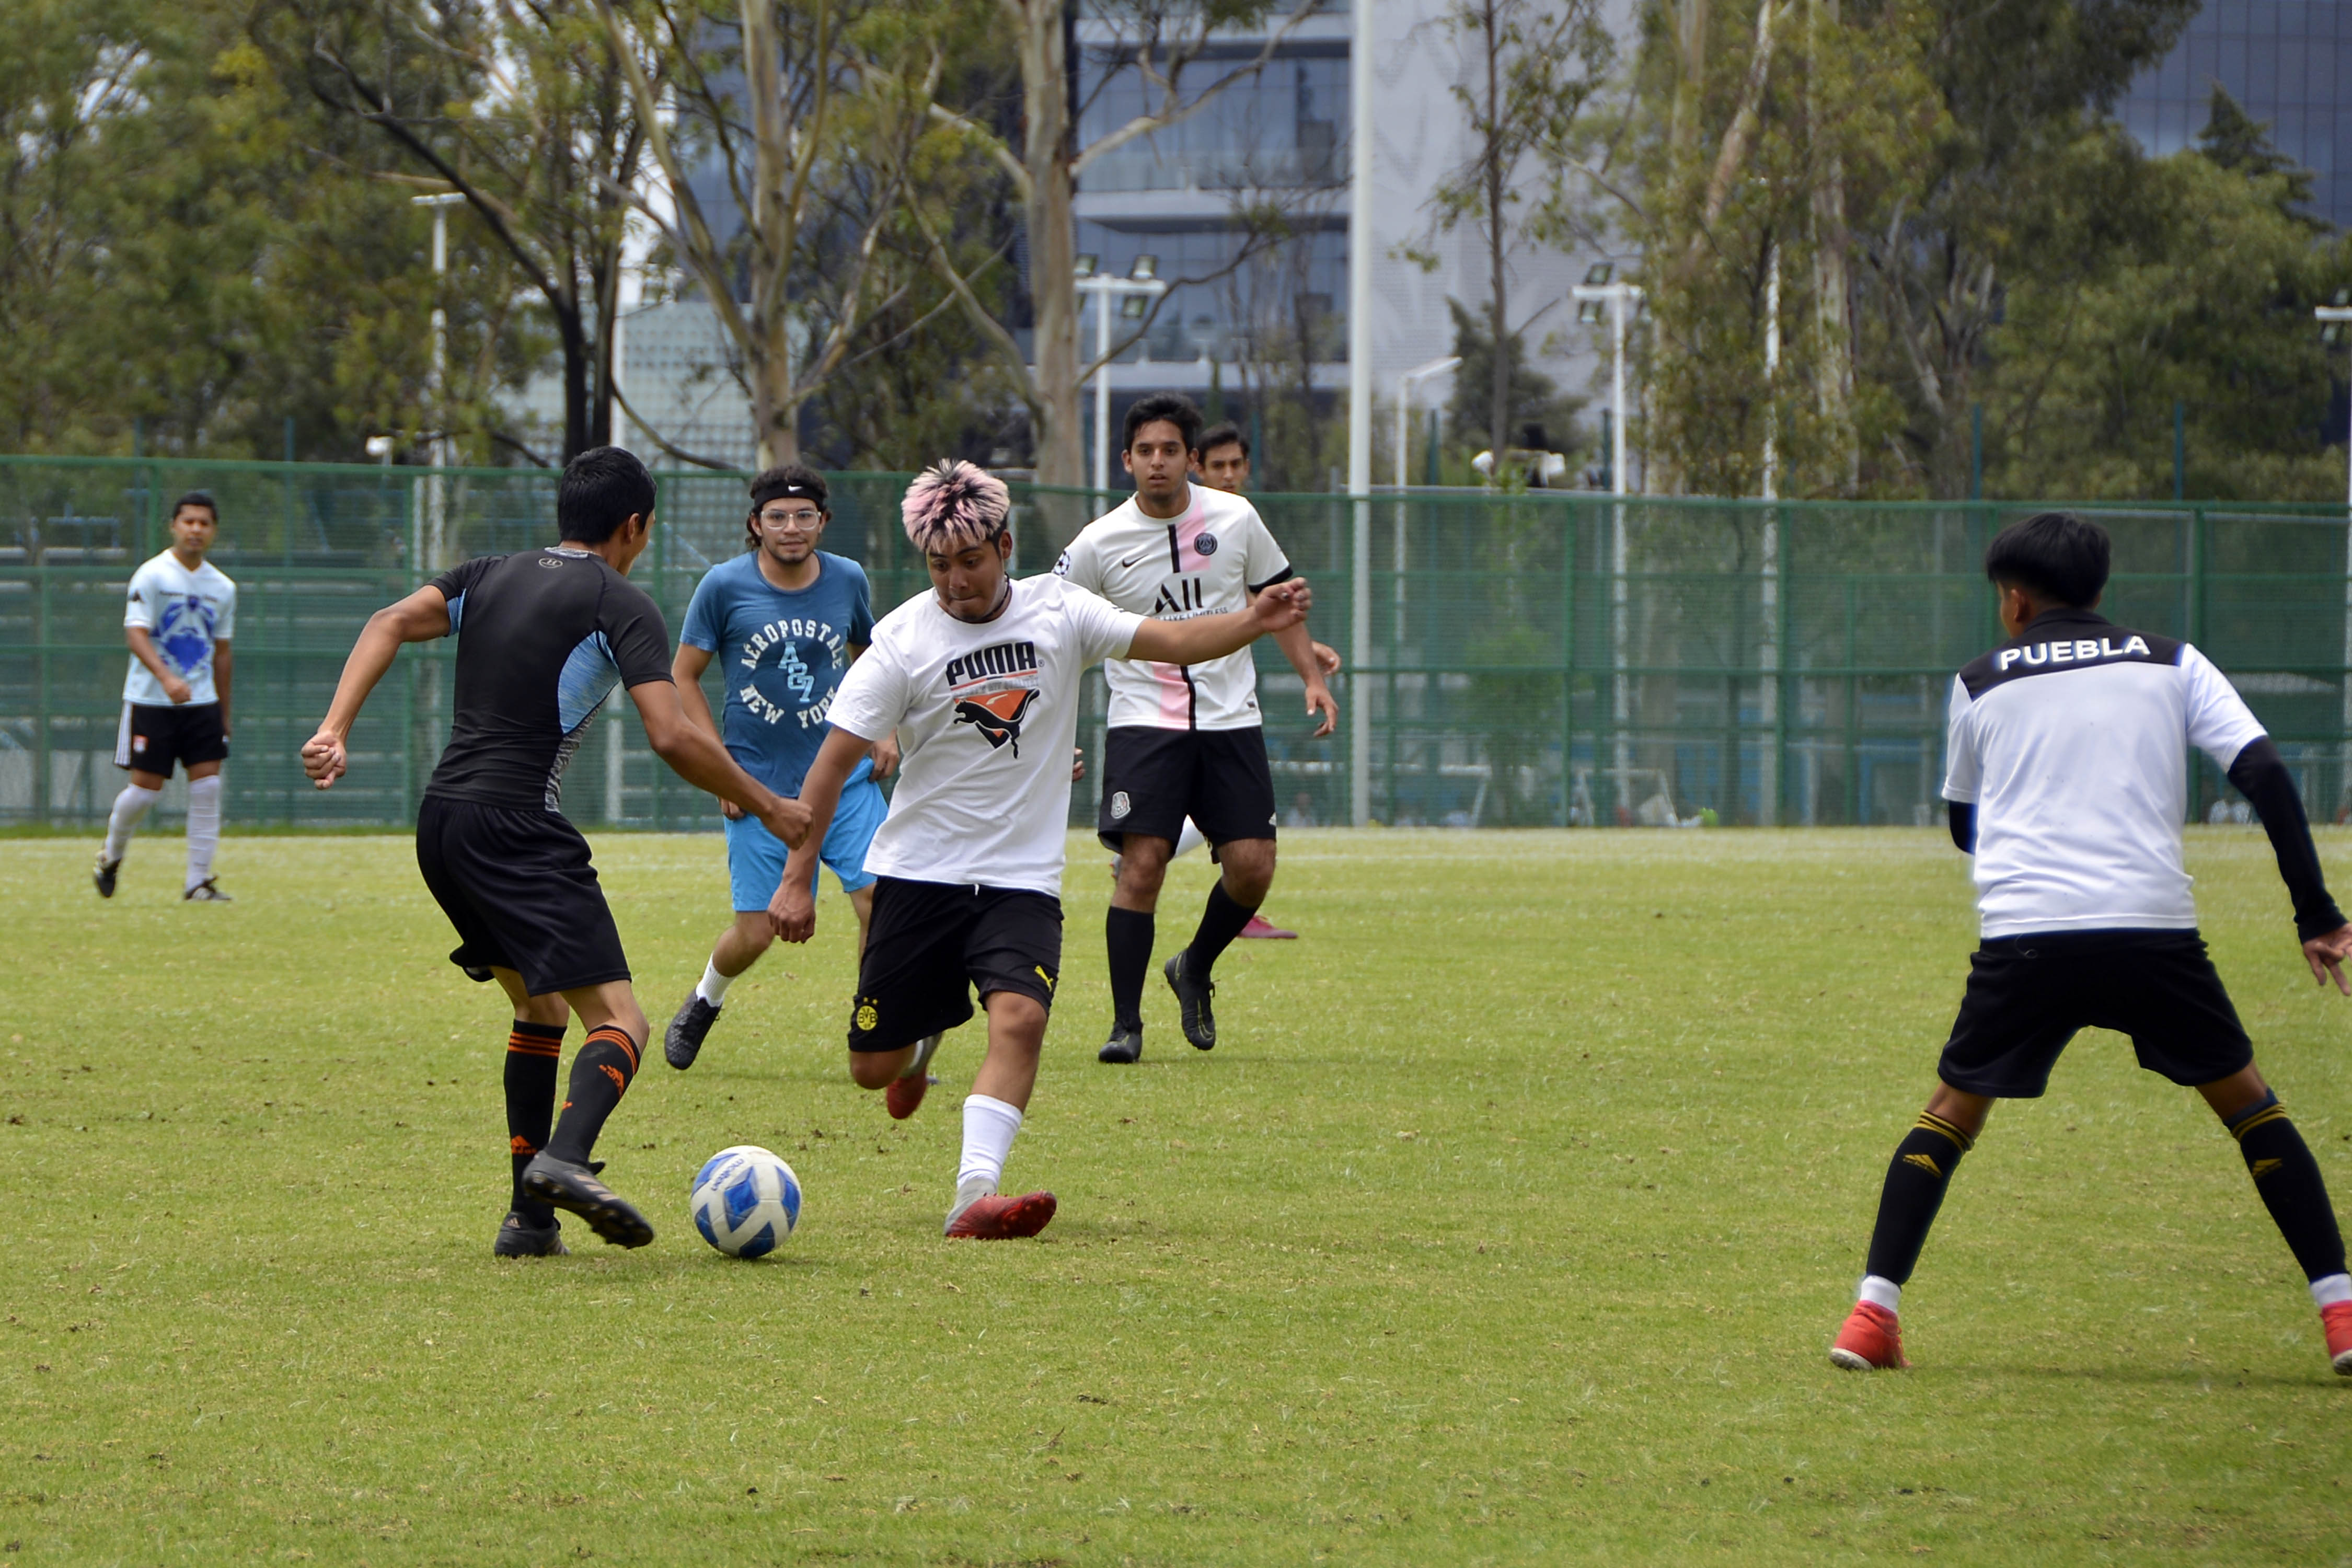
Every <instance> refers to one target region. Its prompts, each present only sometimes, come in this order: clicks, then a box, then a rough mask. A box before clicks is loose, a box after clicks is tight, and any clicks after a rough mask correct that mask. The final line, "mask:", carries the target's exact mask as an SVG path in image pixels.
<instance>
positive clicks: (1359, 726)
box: [1348, 500, 1396, 827]
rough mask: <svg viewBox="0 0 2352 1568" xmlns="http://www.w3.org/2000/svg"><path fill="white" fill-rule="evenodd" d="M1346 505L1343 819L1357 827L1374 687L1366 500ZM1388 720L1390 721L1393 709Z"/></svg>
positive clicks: (1363, 813)
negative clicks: (1350, 720)
mask: <svg viewBox="0 0 2352 1568" xmlns="http://www.w3.org/2000/svg"><path fill="white" fill-rule="evenodd" d="M1349 510H1351V511H1352V512H1353V513H1354V514H1355V515H1354V524H1353V527H1352V528H1350V530H1349V538H1348V598H1349V604H1348V645H1349V646H1348V657H1349V661H1350V662H1351V663H1352V665H1353V666H1354V670H1353V673H1352V674H1351V676H1350V677H1349V681H1348V686H1349V692H1348V695H1349V700H1351V702H1352V703H1353V705H1354V707H1355V710H1356V721H1355V723H1354V724H1353V725H1352V726H1351V727H1350V728H1349V731H1348V785H1349V787H1348V796H1349V799H1348V819H1349V822H1350V823H1352V824H1353V825H1354V826H1358V827H1362V826H1366V825H1367V824H1369V823H1370V821H1371V820H1372V723H1371V719H1372V714H1371V706H1372V702H1371V699H1372V692H1373V691H1374V690H1375V689H1377V686H1378V682H1376V681H1373V680H1370V679H1366V677H1367V676H1368V674H1369V673H1370V667H1371V662H1372V503H1371V502H1370V501H1369V500H1359V501H1356V502H1355V503H1353V505H1352V506H1351V507H1350V508H1349ZM1359 687H1360V689H1358V688H1359ZM1389 722H1390V723H1391V724H1393V723H1395V722H1396V715H1395V714H1393V713H1391V714H1390V715H1389ZM1391 805H1392V809H1391V814H1392V815H1393V803H1391Z"/></svg>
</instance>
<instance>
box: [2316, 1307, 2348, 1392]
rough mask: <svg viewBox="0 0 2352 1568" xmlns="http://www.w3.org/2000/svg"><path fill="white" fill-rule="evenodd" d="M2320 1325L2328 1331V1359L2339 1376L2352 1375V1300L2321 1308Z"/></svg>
mask: <svg viewBox="0 0 2352 1568" xmlns="http://www.w3.org/2000/svg"><path fill="white" fill-rule="evenodd" d="M2319 1326H2320V1327H2321V1328H2324V1329H2326V1331H2327V1359H2328V1361H2329V1362H2331V1363H2334V1365H2335V1367H2336V1376H2338V1377H2352V1301H2337V1302H2336V1303H2335V1304H2334V1305H2332V1306H2326V1307H2322V1308H2320V1309H2319Z"/></svg>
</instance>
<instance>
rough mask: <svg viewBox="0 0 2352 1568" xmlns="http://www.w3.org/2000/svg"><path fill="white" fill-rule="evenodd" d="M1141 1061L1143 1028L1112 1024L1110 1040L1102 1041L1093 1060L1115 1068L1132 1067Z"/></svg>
mask: <svg viewBox="0 0 2352 1568" xmlns="http://www.w3.org/2000/svg"><path fill="white" fill-rule="evenodd" d="M1142 1059H1143V1026H1142V1025H1140V1024H1113V1025H1112V1026H1110V1038H1109V1039H1108V1040H1106V1041H1104V1042H1103V1048H1102V1049H1101V1050H1099V1051H1097V1052H1096V1053H1095V1060H1097V1061H1098V1062H1109V1063H1111V1064H1112V1065H1114V1066H1117V1067H1133V1066H1134V1065H1135V1064H1136V1063H1137V1062H1139V1061H1141V1060H1142Z"/></svg>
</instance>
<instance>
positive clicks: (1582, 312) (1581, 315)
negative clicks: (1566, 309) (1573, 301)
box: [1576, 300, 1605, 327]
mask: <svg viewBox="0 0 2352 1568" xmlns="http://www.w3.org/2000/svg"><path fill="white" fill-rule="evenodd" d="M1576 319H1577V320H1578V321H1581V322H1583V323H1584V324H1585V325H1586V326H1588V327H1597V326H1599V325H1600V324H1601V321H1603V320H1605V317H1604V316H1603V315H1602V313H1601V301H1600V300H1584V301H1583V302H1582V303H1580V304H1579V305H1578V306H1577V307H1576Z"/></svg>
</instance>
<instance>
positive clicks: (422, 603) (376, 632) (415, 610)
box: [302, 584, 449, 789]
mask: <svg viewBox="0 0 2352 1568" xmlns="http://www.w3.org/2000/svg"><path fill="white" fill-rule="evenodd" d="M448 635H449V601H448V600H447V599H446V598H444V597H443V596H442V595H441V590H440V589H438V588H436V587H433V586H431V585H430V584H427V585H426V586H425V587H422V588H419V589H417V590H416V592H415V593H414V594H411V595H408V597H406V598H405V599H403V600H401V601H400V602H399V603H397V604H393V605H385V606H384V607H383V609H381V610H378V611H377V612H376V613H375V614H374V615H373V616H369V617H368V623H367V625H366V626H364V627H362V628H361V631H360V640H359V641H357V642H356V643H353V644H352V656H351V658H347V659H345V660H344V661H343V678H342V679H341V680H339V681H337V682H336V683H335V700H333V701H332V702H331V703H329V704H328V705H327V717H326V718H325V720H324V721H321V722H320V725H319V732H318V733H317V734H315V735H313V736H311V737H310V739H309V740H307V741H305V742H302V771H303V772H304V773H308V774H309V775H310V782H311V783H312V784H316V785H317V786H318V787H319V788H320V789H331V788H333V787H334V784H335V781H336V780H337V779H339V778H341V777H342V776H343V772H344V770H345V769H346V768H347V767H349V766H350V761H351V760H350V758H349V756H348V755H347V754H346V753H345V751H344V742H347V741H348V740H350V739H351V733H352V724H353V723H354V722H356V721H358V719H359V716H360V710H361V709H362V707H364V706H365V705H366V703H367V700H368V693H369V692H371V691H373V690H374V689H375V683H376V682H377V681H379V680H382V679H383V673H384V671H385V670H388V669H390V668H392V661H393V660H394V659H395V658H398V657H399V656H400V647H401V645H402V644H403V643H412V642H430V641H432V640H433V639H434V638H435V637H447V636H448Z"/></svg>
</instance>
